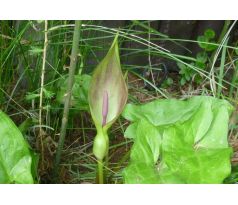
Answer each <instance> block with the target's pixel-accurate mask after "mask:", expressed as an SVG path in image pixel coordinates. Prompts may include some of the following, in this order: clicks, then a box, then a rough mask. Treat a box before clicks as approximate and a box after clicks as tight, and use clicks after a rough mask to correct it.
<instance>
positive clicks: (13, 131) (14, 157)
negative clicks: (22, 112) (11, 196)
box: [0, 111, 37, 184]
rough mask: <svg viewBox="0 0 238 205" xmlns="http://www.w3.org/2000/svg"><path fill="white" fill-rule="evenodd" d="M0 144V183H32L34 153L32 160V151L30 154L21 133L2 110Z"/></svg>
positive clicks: (34, 165) (0, 113) (35, 165)
mask: <svg viewBox="0 0 238 205" xmlns="http://www.w3.org/2000/svg"><path fill="white" fill-rule="evenodd" d="M0 145H1V146H0V183H21V184H32V183H34V180H33V176H32V171H34V170H36V167H37V163H36V162H37V161H36V155H34V156H33V157H34V159H35V160H33V159H32V154H33V153H32V154H31V151H30V149H29V146H28V144H27V142H26V141H25V140H24V138H23V136H22V133H21V132H20V131H19V129H18V128H17V127H16V125H15V124H14V123H13V122H12V120H11V119H10V118H9V117H8V116H7V115H6V114H5V113H3V112H2V111H0ZM32 163H33V164H32ZM32 165H33V166H32ZM34 177H35V171H34Z"/></svg>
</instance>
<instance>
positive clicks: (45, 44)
mask: <svg viewBox="0 0 238 205" xmlns="http://www.w3.org/2000/svg"><path fill="white" fill-rule="evenodd" d="M118 30H119V39H118V40H119V50H120V58H121V64H122V69H123V73H124V75H125V76H126V81H127V84H128V89H129V98H128V101H129V102H133V103H135V104H141V103H143V102H149V101H152V100H153V99H157V98H173V97H175V98H179V99H186V98H188V97H191V96H194V95H210V96H215V97H218V98H222V99H226V100H228V101H229V102H231V103H232V105H233V106H234V107H235V111H234V113H233V115H232V118H231V120H230V123H229V142H230V144H231V146H232V147H233V150H234V153H233V158H232V159H231V160H232V164H233V171H232V174H231V176H230V177H228V178H227V179H226V180H225V183H236V182H237V177H238V172H237V170H238V168H237V162H238V158H237V157H238V155H237V153H236V151H237V150H238V139H237V137H238V136H237V135H238V134H237V133H238V132H237V128H238V127H237V126H238V124H237V120H238V119H237V109H236V108H237V94H238V49H237V43H238V39H237V32H238V29H237V23H236V21H82V25H81V29H80V37H79V43H78V47H79V52H77V53H78V56H79V61H78V62H77V64H76V68H75V69H76V70H75V84H74V86H73V90H72V99H71V107H70V110H69V121H68V126H67V132H66V137H65V143H64V146H63V150H62V157H61V160H60V164H59V170H58V171H59V178H58V180H57V183H94V182H95V170H96V166H97V164H96V160H95V158H94V156H93V154H92V144H93V139H94V136H95V134H96V129H95V127H94V125H93V122H92V120H91V117H90V114H89V107H88V102H87V90H88V86H89V80H90V76H91V74H92V71H93V69H94V68H95V67H96V65H97V64H98V63H99V62H100V61H101V60H102V58H103V57H104V56H105V54H106V52H107V51H108V49H109V47H110V45H111V42H112V41H113V38H114V36H115V34H116V33H117V32H118ZM73 32H74V21H1V22H0V109H1V110H2V111H4V112H5V113H7V114H8V115H9V116H10V117H11V119H12V120H13V121H14V122H15V123H16V125H17V126H18V127H19V128H20V130H21V132H22V133H23V135H24V137H25V139H26V141H27V142H28V143H29V144H30V146H31V149H32V150H34V152H36V153H38V155H37V156H38V157H36V158H38V161H39V163H38V166H37V176H36V181H37V182H38V183H53V182H55V181H53V178H54V177H53V168H54V163H55V157H56V150H57V147H58V142H59V135H60V129H61V120H62V116H63V106H64V101H65V96H64V93H65V91H66V89H67V77H68V69H69V66H70V55H71V50H72V41H73ZM82 74H86V75H83V76H84V77H83V78H82ZM128 124H129V122H128V121H126V120H124V119H122V118H120V119H119V120H117V122H116V123H115V124H114V125H113V127H112V129H111V130H110V133H109V137H110V141H111V142H110V148H109V159H108V162H109V163H108V165H107V167H106V172H107V175H108V183H122V176H121V171H122V169H123V168H124V167H125V166H126V165H127V163H128V160H129V154H130V147H131V144H132V143H131V142H132V141H131V140H130V139H126V138H124V132H125V129H126V128H127V126H128ZM36 161H37V160H36Z"/></svg>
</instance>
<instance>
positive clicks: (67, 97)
mask: <svg viewBox="0 0 238 205" xmlns="http://www.w3.org/2000/svg"><path fill="white" fill-rule="evenodd" d="M81 23H82V22H81V21H75V27H74V35H73V45H72V52H71V57H70V67H69V78H68V87H67V93H66V94H65V102H64V111H63V117H62V124H61V129H60V137H59V142H58V147H57V150H56V159H55V166H54V180H57V179H58V176H59V175H58V169H59V163H60V160H61V154H62V149H63V146H64V141H65V134H66V128H67V124H68V115H69V107H70V101H71V94H72V87H73V84H74V74H75V68H76V64H77V59H78V56H79V55H78V54H79V40H80V29H81Z"/></svg>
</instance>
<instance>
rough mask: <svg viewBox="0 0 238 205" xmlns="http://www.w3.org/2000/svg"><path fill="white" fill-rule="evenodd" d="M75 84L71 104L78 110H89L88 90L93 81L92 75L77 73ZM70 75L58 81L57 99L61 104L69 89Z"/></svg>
mask: <svg viewBox="0 0 238 205" xmlns="http://www.w3.org/2000/svg"><path fill="white" fill-rule="evenodd" d="M74 79H75V80H74V85H73V89H72V96H71V106H72V107H74V108H76V109H78V110H89V105H88V90H89V86H90V82H91V76H90V75H87V74H83V75H81V74H78V75H75V78H74ZM67 85H68V77H66V76H64V77H63V78H61V79H60V80H59V81H58V82H57V88H59V90H58V92H57V95H56V101H57V102H58V103H59V104H64V100H65V94H66V91H67Z"/></svg>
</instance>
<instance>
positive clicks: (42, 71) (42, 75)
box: [39, 20, 48, 166]
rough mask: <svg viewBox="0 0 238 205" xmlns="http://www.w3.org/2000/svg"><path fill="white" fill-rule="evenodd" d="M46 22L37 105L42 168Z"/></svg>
mask: <svg viewBox="0 0 238 205" xmlns="http://www.w3.org/2000/svg"><path fill="white" fill-rule="evenodd" d="M47 30H48V21H47V20H45V31H44V32H45V41H44V49H43V62H42V69H41V84H40V103H39V127H40V130H39V138H40V144H41V162H42V166H43V165H44V145H43V130H42V111H43V89H44V79H45V65H46V63H45V62H46V54H47V45H48V33H47V32H48V31H47Z"/></svg>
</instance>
